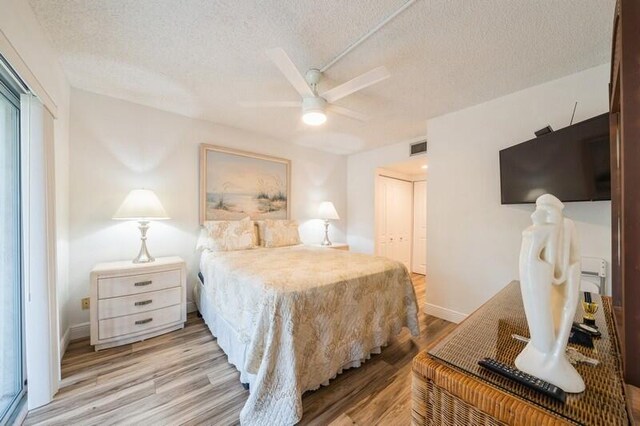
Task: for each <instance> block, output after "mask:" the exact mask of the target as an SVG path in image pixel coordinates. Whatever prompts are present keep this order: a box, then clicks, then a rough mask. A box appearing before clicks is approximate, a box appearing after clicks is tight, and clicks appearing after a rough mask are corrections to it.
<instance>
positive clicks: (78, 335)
mask: <svg viewBox="0 0 640 426" xmlns="http://www.w3.org/2000/svg"><path fill="white" fill-rule="evenodd" d="M90 334H91V332H90V328H89V323H88V322H83V323H80V324H75V325H72V326H70V327H69V341H73V340H77V339H82V338H83V337H89V335H90Z"/></svg>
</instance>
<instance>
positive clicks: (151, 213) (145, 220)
mask: <svg viewBox="0 0 640 426" xmlns="http://www.w3.org/2000/svg"><path fill="white" fill-rule="evenodd" d="M113 219H116V220H137V221H138V229H140V240H141V241H142V245H141V246H140V252H139V253H138V256H137V257H136V258H135V259H133V263H148V262H153V261H154V260H155V259H154V258H153V257H152V256H151V255H150V254H149V250H147V230H148V229H149V221H150V220H164V219H169V216H167V212H166V211H165V210H164V207H162V204H161V203H160V200H159V199H158V197H157V196H156V194H155V193H154V192H153V191H151V190H150V189H134V190H133V191H131V192H129V195H127V198H125V199H124V201H123V202H122V205H121V206H120V208H119V209H118V211H117V212H116V214H115V215H113Z"/></svg>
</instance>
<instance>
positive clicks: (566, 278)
mask: <svg viewBox="0 0 640 426" xmlns="http://www.w3.org/2000/svg"><path fill="white" fill-rule="evenodd" d="M563 209H564V205H563V204H562V203H561V202H560V200H558V199H557V198H556V197H554V196H553V195H550V194H545V195H542V196H540V197H539V198H538V199H537V200H536V211H535V212H533V214H532V215H531V219H532V221H533V225H531V226H529V227H528V228H527V229H525V230H524V232H523V233H522V247H521V249H520V289H521V291H522V300H523V302H524V311H525V314H526V316H527V322H528V323H529V332H530V334H531V340H530V341H529V343H528V344H527V346H526V347H525V348H524V350H523V351H522V352H521V353H520V355H518V357H517V358H516V361H515V363H516V367H518V368H519V369H520V370H522V371H524V372H526V373H529V374H531V375H533V376H535V377H538V378H540V379H543V380H546V381H547V382H549V383H552V384H554V385H556V386H558V387H560V388H562V389H563V390H564V391H565V392H572V393H578V392H582V391H584V388H585V387H584V381H583V380H582V377H580V374H578V372H577V371H576V370H575V368H573V366H572V365H571V364H570V363H569V361H568V360H567V357H566V355H565V350H566V347H567V342H568V340H569V334H570V332H571V325H572V323H573V319H574V315H575V313H576V308H577V306H578V301H579V298H580V254H579V252H578V242H577V236H576V231H575V227H574V224H573V221H571V220H570V219H565V218H564V217H563V215H562V210H563Z"/></svg>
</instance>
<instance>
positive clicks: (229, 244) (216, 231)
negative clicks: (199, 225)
mask: <svg viewBox="0 0 640 426" xmlns="http://www.w3.org/2000/svg"><path fill="white" fill-rule="evenodd" d="M255 246H256V238H255V229H254V224H253V221H252V220H250V219H249V218H245V219H242V220H211V221H206V222H204V224H203V229H202V231H201V233H200V237H199V238H198V244H197V247H196V249H203V248H206V249H209V250H211V251H231V250H246V249H251V248H254V247H255Z"/></svg>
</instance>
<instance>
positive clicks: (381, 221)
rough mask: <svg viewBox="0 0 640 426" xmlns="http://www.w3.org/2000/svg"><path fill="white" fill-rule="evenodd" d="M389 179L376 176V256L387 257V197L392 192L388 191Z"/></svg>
mask: <svg viewBox="0 0 640 426" xmlns="http://www.w3.org/2000/svg"><path fill="white" fill-rule="evenodd" d="M390 181H391V179H389V178H386V177H383V176H378V182H377V186H376V191H377V194H376V211H375V215H376V218H375V220H376V233H377V235H376V254H377V255H378V256H388V254H387V252H388V248H389V244H388V243H389V235H388V232H387V204H388V202H387V195H388V194H389V193H391V192H392V191H390V190H389V185H390V183H391V182H390Z"/></svg>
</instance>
